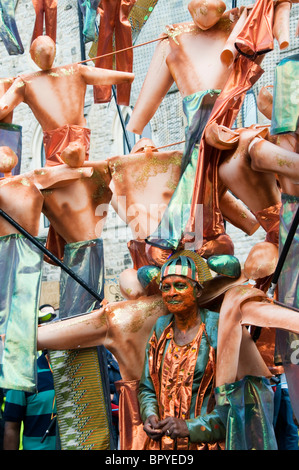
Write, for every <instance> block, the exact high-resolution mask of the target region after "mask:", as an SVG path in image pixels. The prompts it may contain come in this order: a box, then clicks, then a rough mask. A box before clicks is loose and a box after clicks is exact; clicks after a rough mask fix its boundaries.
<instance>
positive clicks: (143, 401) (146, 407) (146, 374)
mask: <svg viewBox="0 0 299 470" xmlns="http://www.w3.org/2000/svg"><path fill="white" fill-rule="evenodd" d="M149 348H150V344H149V343H147V345H146V349H145V359H144V366H143V371H142V375H141V379H140V383H139V394H138V401H139V408H140V416H141V419H142V421H143V422H144V423H145V422H146V420H147V419H148V418H149V417H150V416H153V415H154V416H157V417H158V419H159V405H158V401H157V397H156V392H155V387H154V384H153V381H152V379H151V376H150V371H149V362H148V361H149Z"/></svg>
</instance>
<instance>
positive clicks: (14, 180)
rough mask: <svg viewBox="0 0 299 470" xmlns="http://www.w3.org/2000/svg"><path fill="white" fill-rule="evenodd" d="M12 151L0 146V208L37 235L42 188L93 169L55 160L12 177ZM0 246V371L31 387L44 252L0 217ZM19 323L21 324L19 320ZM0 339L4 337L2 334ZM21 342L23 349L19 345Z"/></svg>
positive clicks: (8, 382) (18, 385) (7, 383)
mask: <svg viewBox="0 0 299 470" xmlns="http://www.w3.org/2000/svg"><path fill="white" fill-rule="evenodd" d="M17 161H18V159H17V156H16V154H15V153H14V152H13V151H12V150H11V149H10V148H9V147H1V148H0V172H1V173H4V178H1V179H0V208H1V209H2V210H3V211H4V212H5V213H7V214H8V215H9V216H10V217H11V218H12V219H14V220H15V221H16V222H17V223H18V224H19V225H20V226H21V227H23V228H24V229H25V230H27V232H29V234H30V235H32V236H33V237H37V236H38V232H39V223H40V216H41V213H42V208H43V203H44V197H43V194H42V190H45V189H47V190H52V189H53V188H57V187H59V185H60V184H62V185H67V184H69V183H71V182H74V181H75V180H78V179H81V178H84V177H90V176H91V174H92V172H93V169H92V168H84V169H83V170H81V171H79V170H78V169H73V168H69V167H68V166H67V165H59V166H58V167H55V168H52V169H44V168H42V169H37V170H34V171H31V172H28V173H24V174H22V175H17V176H12V170H13V168H14V167H15V165H16V164H17ZM0 250H1V273H2V278H1V304H0V325H1V326H0V331H1V333H0V334H1V335H2V336H1V338H2V344H1V357H0V360H1V364H2V369H1V376H0V383H1V386H2V387H4V388H12V389H20V390H25V391H29V392H34V391H35V387H36V384H35V362H36V361H35V347H36V325H37V315H38V307H39V295H40V286H41V277H42V263H43V252H42V251H41V250H39V249H38V248H37V247H36V246H35V245H34V244H33V243H32V242H31V241H30V240H28V239H27V238H26V237H25V236H23V235H22V234H20V233H19V232H18V230H17V229H16V228H15V227H14V226H13V225H11V224H10V223H9V222H8V221H7V220H6V219H5V218H3V217H2V216H1V218H0ZM20 324H22V328H21V329H20V328H19V325H20ZM4 337H5V339H4V342H3V338H4ZM20 344H22V348H20ZM2 348H3V349H2Z"/></svg>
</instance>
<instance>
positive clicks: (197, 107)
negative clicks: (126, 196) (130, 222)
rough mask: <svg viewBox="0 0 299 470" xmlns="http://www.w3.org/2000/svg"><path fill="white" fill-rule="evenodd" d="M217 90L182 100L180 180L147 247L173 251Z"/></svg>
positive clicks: (184, 221)
mask: <svg viewBox="0 0 299 470" xmlns="http://www.w3.org/2000/svg"><path fill="white" fill-rule="evenodd" d="M219 93H220V91H219V90H206V91H200V92H198V93H194V94H193V95H190V96H187V97H185V98H183V110H184V113H185V115H186V118H187V123H188V124H187V126H186V129H185V134H186V146H185V150H184V155H183V159H182V164H181V177H180V180H179V182H178V185H177V187H176V189H175V191H174V193H173V196H172V198H171V200H170V202H169V204H168V207H167V208H166V211H165V213H164V215H163V218H162V220H161V222H160V224H159V226H158V228H157V229H156V230H155V232H154V233H153V234H152V235H151V236H149V237H148V238H147V242H148V243H149V244H152V245H155V246H160V247H161V248H169V249H176V248H177V247H178V244H179V242H180V239H181V237H182V234H183V232H184V229H185V226H186V224H187V221H188V219H189V216H190V205H191V200H192V193H193V184H192V183H191V182H194V179H195V172H196V165H197V159H198V145H199V142H200V140H201V136H202V133H203V131H204V128H205V125H206V123H207V121H208V119H209V116H210V113H211V111H212V108H213V105H214V103H215V100H216V98H217V96H218V95H219Z"/></svg>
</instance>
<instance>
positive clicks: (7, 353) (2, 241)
mask: <svg viewBox="0 0 299 470" xmlns="http://www.w3.org/2000/svg"><path fill="white" fill-rule="evenodd" d="M0 252H1V255H0V273H1V283H0V286H1V287H0V289H1V295H0V335H1V343H0V387H2V388H6V389H13V390H23V391H26V392H32V393H36V387H37V384H36V342H37V323H38V309H39V299H40V288H41V277H42V263H43V253H42V252H41V251H40V250H39V249H38V248H37V247H36V246H35V245H33V244H32V242H31V241H29V240H28V239H27V238H26V237H24V236H23V235H21V234H12V235H6V236H2V237H0Z"/></svg>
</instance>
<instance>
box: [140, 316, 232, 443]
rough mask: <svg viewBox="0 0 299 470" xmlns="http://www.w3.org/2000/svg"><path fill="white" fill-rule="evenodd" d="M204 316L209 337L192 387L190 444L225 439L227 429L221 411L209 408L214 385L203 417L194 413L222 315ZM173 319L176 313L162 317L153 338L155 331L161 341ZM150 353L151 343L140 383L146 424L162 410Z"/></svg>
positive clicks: (203, 347) (141, 412) (203, 409)
mask: <svg viewBox="0 0 299 470" xmlns="http://www.w3.org/2000/svg"><path fill="white" fill-rule="evenodd" d="M200 313H201V317H202V321H203V322H204V323H205V326H206V333H207V337H206V335H205V334H203V336H202V340H201V344H200V349H199V354H198V357H197V363H196V367H195V373H194V381H193V387H192V399H191V407H190V419H187V420H186V424H187V427H188V429H189V433H190V438H189V440H190V442H215V441H219V440H223V439H224V437H225V427H224V425H223V423H222V421H221V419H220V418H219V415H218V412H217V411H216V410H213V411H212V412H211V413H207V405H208V400H209V397H210V393H211V386H209V387H208V389H207V391H206V394H205V398H204V401H203V405H202V410H201V415H200V416H197V417H194V410H195V404H196V398H197V391H198V387H199V385H200V383H201V380H202V377H203V374H204V371H205V368H206V366H207V363H208V358H209V347H210V345H211V346H212V347H213V348H214V349H216V345H217V334H218V319H219V314H218V313H216V312H212V311H210V310H208V309H201V310H200ZM172 320H173V315H172V314H169V315H165V316H163V317H160V318H159V319H158V320H157V322H156V324H155V326H154V327H153V329H152V332H151V334H150V337H151V336H152V334H153V333H154V332H155V334H156V336H157V339H158V340H159V338H160V336H161V334H162V333H163V331H164V330H165V328H166V327H167V326H168V325H169V323H171V321H172ZM168 341H169V340H168ZM168 341H167V342H166V346H165V351H166V350H167V347H168ZM165 351H164V353H165ZM148 353H149V344H147V347H146V353H145V362H144V369H143V373H142V377H141V380H140V384H139V395H138V399H139V405H140V414H141V418H142V420H143V422H144V421H145V420H146V419H147V418H148V417H149V416H150V415H151V414H156V415H157V416H159V407H158V403H157V399H156V394H155V390H154V386H153V382H152V379H151V377H150V373H149V369H148Z"/></svg>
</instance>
